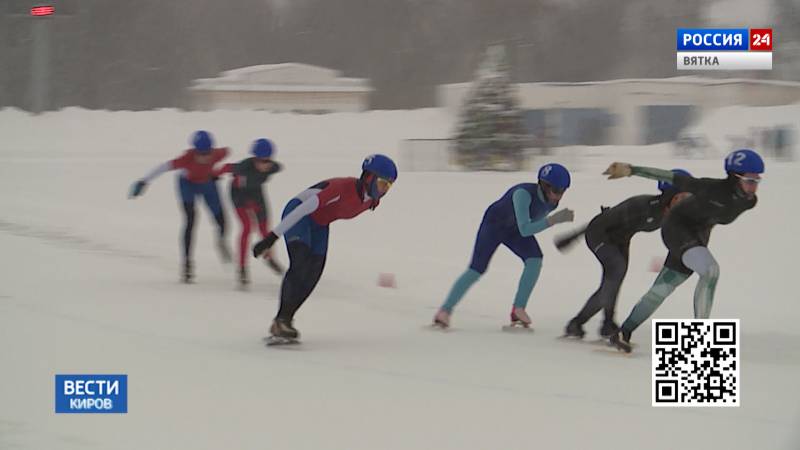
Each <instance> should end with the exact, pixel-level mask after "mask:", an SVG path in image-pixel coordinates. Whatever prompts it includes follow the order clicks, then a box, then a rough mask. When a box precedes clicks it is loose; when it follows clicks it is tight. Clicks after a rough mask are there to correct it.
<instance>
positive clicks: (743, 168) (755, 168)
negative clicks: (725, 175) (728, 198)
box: [725, 148, 764, 173]
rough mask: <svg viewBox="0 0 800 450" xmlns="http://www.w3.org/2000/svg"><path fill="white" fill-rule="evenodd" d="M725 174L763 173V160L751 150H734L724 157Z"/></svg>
mask: <svg viewBox="0 0 800 450" xmlns="http://www.w3.org/2000/svg"><path fill="white" fill-rule="evenodd" d="M725 172H729V173H730V172H733V173H764V160H763V159H761V156H759V155H758V153H756V152H754V151H753V150H750V149H746V148H743V149H741V150H736V151H733V152H731V153H730V154H729V155H728V156H726V157H725Z"/></svg>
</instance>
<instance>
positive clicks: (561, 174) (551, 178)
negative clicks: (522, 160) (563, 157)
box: [539, 163, 571, 192]
mask: <svg viewBox="0 0 800 450" xmlns="http://www.w3.org/2000/svg"><path fill="white" fill-rule="evenodd" d="M542 181H544V182H545V183H547V184H549V185H550V186H552V187H554V188H556V189H557V190H558V191H561V192H564V191H566V190H567V188H568V187H569V184H570V181H571V178H570V176H569V170H567V168H566V167H564V166H562V165H561V164H557V163H549V164H545V165H543V166H542V167H540V168H539V182H540V183H541V182H542Z"/></svg>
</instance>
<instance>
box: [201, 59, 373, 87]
mask: <svg viewBox="0 0 800 450" xmlns="http://www.w3.org/2000/svg"><path fill="white" fill-rule="evenodd" d="M339 74H340V72H338V71H336V70H333V69H328V68H326V67H319V66H312V65H310V64H301V63H282V64H265V65H258V66H248V67H241V68H238V69H232V70H227V71H225V72H222V73H221V74H220V76H219V77H217V78H200V79H197V80H194V81H193V82H192V86H191V87H190V88H189V89H191V90H196V91H249V92H253V91H262V92H370V91H372V90H373V89H372V87H371V86H370V83H369V80H367V79H365V78H347V77H340V76H339Z"/></svg>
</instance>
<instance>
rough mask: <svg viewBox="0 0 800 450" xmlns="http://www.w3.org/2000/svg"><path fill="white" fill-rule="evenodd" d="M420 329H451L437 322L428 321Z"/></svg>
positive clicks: (440, 330)
mask: <svg viewBox="0 0 800 450" xmlns="http://www.w3.org/2000/svg"><path fill="white" fill-rule="evenodd" d="M422 329H423V330H429V331H438V332H439V333H448V332H450V331H452V330H453V329H452V328H450V327H446V326H444V325H440V324H438V323H430V324H428V325H425V326H423V327H422Z"/></svg>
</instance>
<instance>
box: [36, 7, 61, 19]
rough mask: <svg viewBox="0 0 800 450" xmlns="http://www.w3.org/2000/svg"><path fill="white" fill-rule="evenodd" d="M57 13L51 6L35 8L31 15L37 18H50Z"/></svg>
mask: <svg viewBox="0 0 800 450" xmlns="http://www.w3.org/2000/svg"><path fill="white" fill-rule="evenodd" d="M55 12H56V9H55V8H54V7H53V6H51V5H45V6H34V7H33V8H31V15H32V16H36V17H41V16H50V15H53V13H55Z"/></svg>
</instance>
